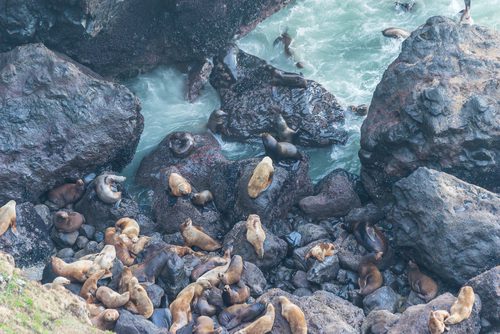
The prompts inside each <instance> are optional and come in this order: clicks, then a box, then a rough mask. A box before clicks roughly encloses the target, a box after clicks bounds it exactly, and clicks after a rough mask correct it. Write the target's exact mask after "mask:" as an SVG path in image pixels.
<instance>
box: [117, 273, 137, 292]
mask: <svg viewBox="0 0 500 334" xmlns="http://www.w3.org/2000/svg"><path fill="white" fill-rule="evenodd" d="M132 277H134V275H133V274H132V270H131V269H130V268H129V267H124V268H123V270H122V274H121V277H120V281H119V282H118V292H119V293H124V292H126V291H128V284H129V282H130V280H131V279H132Z"/></svg>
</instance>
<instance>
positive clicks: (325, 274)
mask: <svg viewBox="0 0 500 334" xmlns="http://www.w3.org/2000/svg"><path fill="white" fill-rule="evenodd" d="M339 268H340V265H339V258H338V257H337V255H335V254H334V255H332V256H327V257H325V260H324V261H323V262H320V261H318V260H314V264H313V265H312V267H311V268H310V269H309V270H308V271H307V280H308V281H309V282H313V283H316V284H321V283H323V282H327V281H331V280H334V279H335V277H337V273H338V271H339Z"/></svg>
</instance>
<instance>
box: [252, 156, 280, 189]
mask: <svg viewBox="0 0 500 334" xmlns="http://www.w3.org/2000/svg"><path fill="white" fill-rule="evenodd" d="M273 174H274V167H273V161H272V160H271V158H269V157H264V159H262V160H261V161H260V162H259V163H258V164H257V166H256V167H255V169H254V170H253V173H252V176H251V177H250V180H249V181H248V196H250V198H257V197H259V195H260V194H261V193H262V192H263V191H265V190H266V189H267V188H268V187H269V186H270V185H271V183H272V182H273Z"/></svg>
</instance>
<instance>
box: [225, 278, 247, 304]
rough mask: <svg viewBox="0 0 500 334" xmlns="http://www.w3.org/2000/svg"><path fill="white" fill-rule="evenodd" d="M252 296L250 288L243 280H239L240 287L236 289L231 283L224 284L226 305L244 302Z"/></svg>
mask: <svg viewBox="0 0 500 334" xmlns="http://www.w3.org/2000/svg"><path fill="white" fill-rule="evenodd" d="M249 297H250V289H249V288H248V286H246V284H245V283H243V282H241V281H240V282H238V289H237V290H236V291H235V290H233V289H232V288H231V287H230V286H229V285H227V284H226V285H224V288H223V289H222V301H223V302H224V305H225V306H231V305H234V304H243V303H244V302H246V301H247V299H248V298H249Z"/></svg>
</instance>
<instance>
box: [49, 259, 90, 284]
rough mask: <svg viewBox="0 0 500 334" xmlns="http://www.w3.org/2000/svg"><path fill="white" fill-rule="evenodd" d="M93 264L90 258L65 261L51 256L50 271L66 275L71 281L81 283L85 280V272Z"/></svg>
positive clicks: (58, 274)
mask: <svg viewBox="0 0 500 334" xmlns="http://www.w3.org/2000/svg"><path fill="white" fill-rule="evenodd" d="M93 264H94V262H93V261H90V260H79V261H76V262H72V263H66V262H64V261H63V260H61V259H60V258H58V257H55V256H52V258H51V265H52V271H53V272H54V274H56V275H57V276H62V277H66V278H67V279H69V280H70V281H71V282H80V283H83V282H85V281H86V280H87V278H88V276H87V272H88V271H89V269H90V268H91V267H92V265H93Z"/></svg>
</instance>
